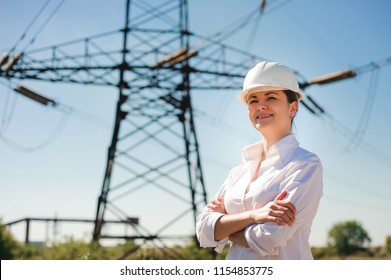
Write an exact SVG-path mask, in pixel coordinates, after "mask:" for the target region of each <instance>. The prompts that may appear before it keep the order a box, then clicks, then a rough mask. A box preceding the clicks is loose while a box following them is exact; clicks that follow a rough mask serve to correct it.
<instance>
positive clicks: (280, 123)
mask: <svg viewBox="0 0 391 280" xmlns="http://www.w3.org/2000/svg"><path fill="white" fill-rule="evenodd" d="M247 102H248V115H249V118H250V121H251V123H252V125H253V126H254V127H255V128H257V129H258V130H259V131H260V132H261V133H262V134H265V133H266V134H270V133H272V134H276V135H277V136H279V135H285V134H289V133H290V131H291V121H292V119H293V117H294V116H295V115H296V112H297V109H298V102H297V101H294V102H292V103H291V104H289V103H288V99H287V97H286V95H285V93H284V92H283V91H282V90H273V91H265V92H255V93H252V94H250V95H249V96H248V98H247ZM257 124H259V125H260V126H259V125H257Z"/></svg>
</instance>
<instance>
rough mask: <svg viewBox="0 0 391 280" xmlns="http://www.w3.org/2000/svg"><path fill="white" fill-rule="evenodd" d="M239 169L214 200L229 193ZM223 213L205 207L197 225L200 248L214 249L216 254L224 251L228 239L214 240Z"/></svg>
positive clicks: (231, 173) (228, 178) (229, 178)
mask: <svg viewBox="0 0 391 280" xmlns="http://www.w3.org/2000/svg"><path fill="white" fill-rule="evenodd" d="M238 169H239V168H238V167H236V168H233V169H232V170H231V172H230V173H229V175H228V177H227V179H226V180H225V181H224V183H223V185H222V186H221V187H220V189H219V191H218V192H217V193H216V195H215V196H214V198H215V199H216V198H217V197H223V198H224V196H225V193H226V191H227V188H228V187H229V186H230V185H231V184H232V182H233V178H234V177H235V176H234V174H235V173H236V172H237V171H238ZM223 215H224V214H222V213H216V212H210V211H208V208H207V207H206V206H205V207H204V208H203V210H202V212H201V214H200V215H199V216H198V218H197V224H196V233H197V239H198V241H199V242H200V246H201V247H204V248H208V247H214V248H215V250H216V252H218V253H221V251H222V250H223V249H224V246H225V245H226V244H227V242H228V238H225V239H223V240H219V241H216V240H215V239H214V232H215V225H216V222H217V220H218V219H219V218H220V217H221V216H223Z"/></svg>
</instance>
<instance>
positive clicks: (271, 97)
mask: <svg viewBox="0 0 391 280" xmlns="http://www.w3.org/2000/svg"><path fill="white" fill-rule="evenodd" d="M276 99H277V98H275V97H274V96H269V97H268V98H267V100H276Z"/></svg>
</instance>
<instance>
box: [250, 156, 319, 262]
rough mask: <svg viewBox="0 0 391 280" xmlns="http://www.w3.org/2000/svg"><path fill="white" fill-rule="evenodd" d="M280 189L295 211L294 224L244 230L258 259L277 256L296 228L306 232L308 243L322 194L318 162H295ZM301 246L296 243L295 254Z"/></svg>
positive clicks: (310, 160)
mask: <svg viewBox="0 0 391 280" xmlns="http://www.w3.org/2000/svg"><path fill="white" fill-rule="evenodd" d="M281 189H285V190H287V192H288V197H287V198H286V199H289V200H290V201H291V202H292V203H293V204H294V205H295V207H296V210H297V211H296V221H295V223H294V224H293V225H292V226H291V227H289V226H278V225H276V224H275V223H265V224H254V225H251V226H249V227H247V228H246V230H245V238H246V240H247V243H248V245H249V246H250V248H251V249H252V250H254V251H256V252H257V253H258V254H259V255H261V256H267V255H278V254H280V252H279V248H281V247H285V246H286V244H287V241H288V240H289V239H290V238H291V237H292V236H293V235H294V234H295V232H296V231H297V229H298V228H299V227H304V228H306V231H305V236H303V240H305V241H308V237H309V234H310V228H311V224H312V220H313V219H314V217H315V214H316V211H317V209H318V205H319V201H320V198H321V196H322V194H323V185H322V166H321V163H320V161H319V159H318V158H317V157H316V156H313V157H311V158H307V159H305V160H303V161H301V160H298V161H296V162H295V163H294V164H293V166H292V168H291V170H290V171H289V174H287V176H286V178H285V179H284V181H283V182H282V183H281ZM307 229H308V230H307ZM301 245H302V244H297V243H296V244H295V246H296V248H295V250H300V247H301Z"/></svg>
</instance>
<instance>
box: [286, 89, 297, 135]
mask: <svg viewBox="0 0 391 280" xmlns="http://www.w3.org/2000/svg"><path fill="white" fill-rule="evenodd" d="M283 92H284V93H285V96H286V98H287V99H288V103H289V104H291V103H293V102H295V101H297V102H299V100H298V98H297V94H296V92H294V91H292V90H289V89H286V90H283ZM298 110H299V109H297V111H298ZM297 111H296V114H297ZM296 114H295V116H294V117H293V118H292V120H291V129H292V126H293V119H294V118H295V117H296Z"/></svg>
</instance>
